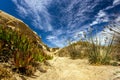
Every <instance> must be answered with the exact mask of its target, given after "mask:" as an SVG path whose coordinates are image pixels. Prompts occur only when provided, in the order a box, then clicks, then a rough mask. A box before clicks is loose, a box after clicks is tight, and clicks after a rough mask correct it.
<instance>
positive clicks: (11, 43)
mask: <svg viewBox="0 0 120 80" xmlns="http://www.w3.org/2000/svg"><path fill="white" fill-rule="evenodd" d="M9 58H12V59H13V64H14V69H13V70H15V71H17V72H20V73H22V74H28V75H29V74H31V72H34V71H33V70H34V68H33V66H32V64H33V63H34V62H35V61H40V62H43V61H45V60H46V59H48V58H49V56H47V55H45V53H44V52H43V51H42V50H41V49H40V48H39V47H38V45H37V44H36V43H34V40H33V39H31V38H29V37H28V36H27V35H25V34H22V33H20V32H18V31H15V30H12V29H11V28H8V27H4V26H0V61H1V60H5V59H6V60H7V61H8V60H9ZM31 70H32V71H31Z"/></svg>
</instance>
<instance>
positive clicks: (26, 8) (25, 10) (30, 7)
mask: <svg viewBox="0 0 120 80" xmlns="http://www.w3.org/2000/svg"><path fill="white" fill-rule="evenodd" d="M12 1H13V2H14V3H15V4H16V6H17V11H18V13H19V14H20V16H21V17H23V18H26V17H30V18H31V21H32V24H33V26H34V27H36V28H37V29H40V30H44V31H52V30H53V27H52V25H51V24H50V21H51V18H50V15H49V13H48V11H47V6H49V4H50V3H51V1H52V0H12Z"/></svg>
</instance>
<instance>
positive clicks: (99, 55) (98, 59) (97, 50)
mask: <svg viewBox="0 0 120 80" xmlns="http://www.w3.org/2000/svg"><path fill="white" fill-rule="evenodd" d="M113 39H114V37H113V38H112V40H110V41H109V43H108V44H107V45H105V46H103V45H102V44H101V42H100V41H99V40H98V38H96V41H95V40H93V38H91V44H90V45H87V46H89V52H88V53H89V55H88V59H89V62H90V63H91V64H96V65H97V64H98V65H99V64H104V65H106V64H109V63H110V61H111V52H112V49H113V47H112V43H113Z"/></svg>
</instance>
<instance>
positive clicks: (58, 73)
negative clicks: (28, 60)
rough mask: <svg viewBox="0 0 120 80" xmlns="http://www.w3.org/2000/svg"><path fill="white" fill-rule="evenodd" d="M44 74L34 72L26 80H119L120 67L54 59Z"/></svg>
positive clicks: (62, 58)
mask: <svg viewBox="0 0 120 80" xmlns="http://www.w3.org/2000/svg"><path fill="white" fill-rule="evenodd" d="M49 63H50V64H51V67H48V68H47V72H46V73H40V72H39V71H38V72H36V75H37V77H33V78H29V79H28V80H120V67H114V66H92V65H89V64H88V62H87V60H80V59H76V60H72V59H70V58H68V57H55V58H54V59H53V60H51V61H49Z"/></svg>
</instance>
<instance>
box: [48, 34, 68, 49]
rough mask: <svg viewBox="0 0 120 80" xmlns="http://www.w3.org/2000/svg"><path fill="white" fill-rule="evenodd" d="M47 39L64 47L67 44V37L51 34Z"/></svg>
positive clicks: (57, 45)
mask: <svg viewBox="0 0 120 80" xmlns="http://www.w3.org/2000/svg"><path fill="white" fill-rule="evenodd" d="M46 39H47V40H48V41H49V42H50V43H51V44H52V45H54V46H56V47H64V46H65V44H66V38H58V37H57V36H54V35H49V36H47V38H46Z"/></svg>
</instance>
